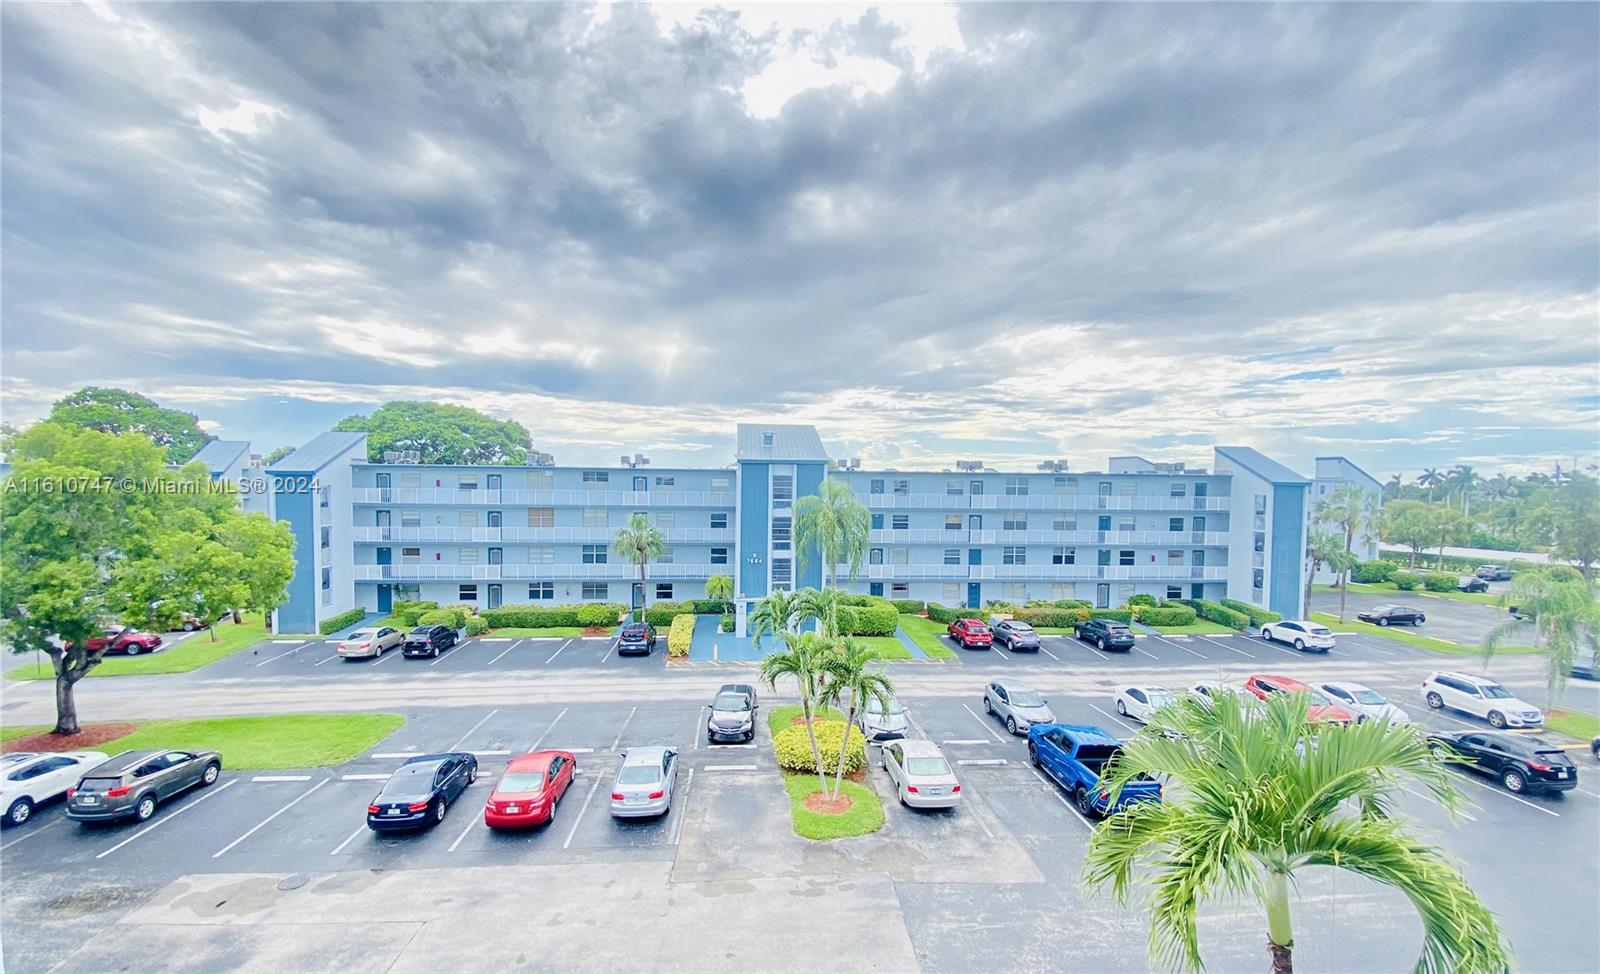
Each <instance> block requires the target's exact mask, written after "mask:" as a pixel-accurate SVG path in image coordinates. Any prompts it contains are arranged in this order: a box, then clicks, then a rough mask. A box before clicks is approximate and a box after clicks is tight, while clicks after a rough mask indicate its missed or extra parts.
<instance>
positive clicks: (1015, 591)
mask: <svg viewBox="0 0 1600 974" xmlns="http://www.w3.org/2000/svg"><path fill="white" fill-rule="evenodd" d="M1000 597H1001V598H1002V599H1005V600H1006V601H1007V602H1016V601H1021V600H1022V599H1025V598H1027V597H1028V586H1027V584H1026V583H1025V582H1003V583H1001V585H1000Z"/></svg>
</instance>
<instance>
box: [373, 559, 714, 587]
mask: <svg viewBox="0 0 1600 974" xmlns="http://www.w3.org/2000/svg"><path fill="white" fill-rule="evenodd" d="M731 571H732V569H731V568H730V566H728V565H706V564H676V563H674V564H668V565H651V566H649V568H648V569H647V570H646V575H647V577H648V579H649V580H650V581H663V582H664V581H671V580H674V579H704V578H710V577H711V576H712V575H726V574H729V573H730V572H731ZM354 577H355V580H356V581H358V582H410V581H429V580H435V581H442V582H457V581H459V582H481V581H489V582H499V581H512V582H515V581H573V580H583V579H591V580H597V581H637V580H638V578H639V569H638V567H637V566H635V565H630V564H628V563H626V562H622V563H607V564H604V565H525V564H517V565H443V564H438V563H434V564H427V565H356V566H355V576H354Z"/></svg>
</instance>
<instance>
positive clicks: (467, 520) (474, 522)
mask: <svg viewBox="0 0 1600 974" xmlns="http://www.w3.org/2000/svg"><path fill="white" fill-rule="evenodd" d="M456 524H458V525H460V526H461V527H464V528H475V527H477V526H478V512H477V511H457V512H456Z"/></svg>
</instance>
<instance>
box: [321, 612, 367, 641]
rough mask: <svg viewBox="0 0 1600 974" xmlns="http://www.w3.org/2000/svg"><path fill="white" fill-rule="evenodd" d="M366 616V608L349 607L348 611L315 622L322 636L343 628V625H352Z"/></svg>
mask: <svg viewBox="0 0 1600 974" xmlns="http://www.w3.org/2000/svg"><path fill="white" fill-rule="evenodd" d="M366 617H367V610H366V609H361V608H355V609H351V610H350V611H349V612H341V613H339V614H338V615H336V616H333V617H332V618H328V619H324V620H322V621H321V622H319V623H317V631H318V632H320V633H322V634H323V635H324V636H326V635H328V634H329V633H335V632H338V631H339V630H340V629H343V628H344V627H345V626H353V625H355V624H356V623H358V622H360V621H361V620H362V619H365V618H366Z"/></svg>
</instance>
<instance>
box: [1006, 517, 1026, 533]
mask: <svg viewBox="0 0 1600 974" xmlns="http://www.w3.org/2000/svg"><path fill="white" fill-rule="evenodd" d="M1000 530H1002V531H1026V530H1028V515H1026V514H1010V513H1008V514H1005V515H1003V516H1002V517H1001V519H1000Z"/></svg>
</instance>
